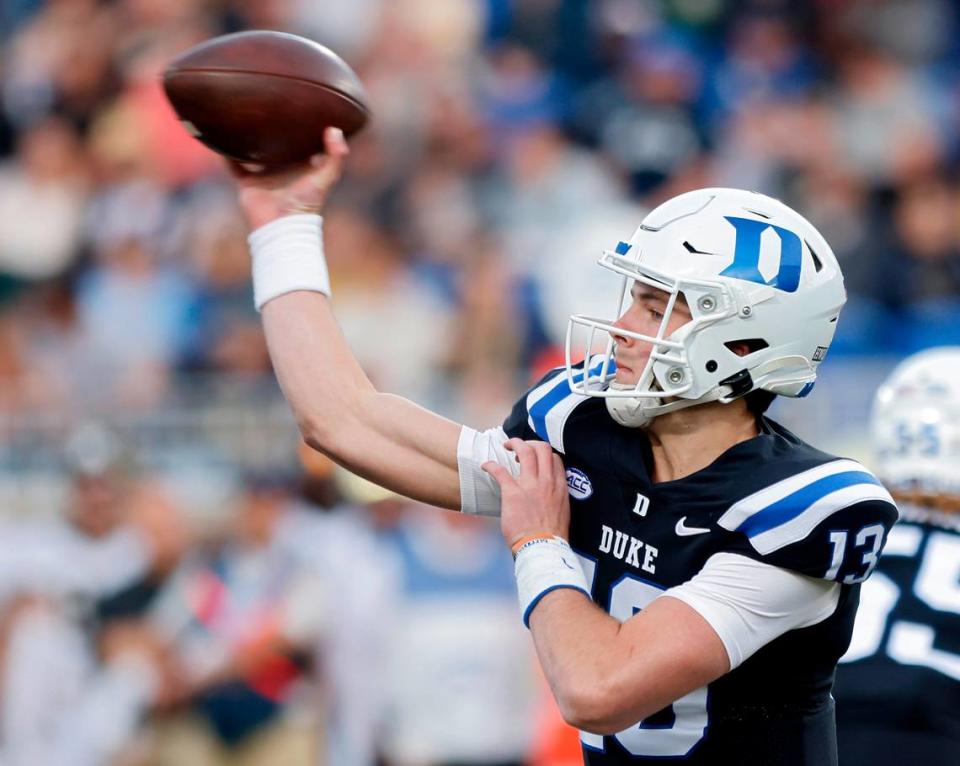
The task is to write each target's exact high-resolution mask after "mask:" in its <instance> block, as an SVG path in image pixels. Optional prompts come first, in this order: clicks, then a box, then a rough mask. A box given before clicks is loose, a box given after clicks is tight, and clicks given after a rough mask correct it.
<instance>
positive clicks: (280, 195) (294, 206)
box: [229, 128, 350, 229]
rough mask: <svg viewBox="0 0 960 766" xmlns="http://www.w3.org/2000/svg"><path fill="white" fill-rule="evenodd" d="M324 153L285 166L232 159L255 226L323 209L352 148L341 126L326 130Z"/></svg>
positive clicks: (241, 195)
mask: <svg viewBox="0 0 960 766" xmlns="http://www.w3.org/2000/svg"><path fill="white" fill-rule="evenodd" d="M323 140H324V153H323V154H315V155H314V156H313V157H311V158H310V161H309V162H308V163H307V164H306V165H297V166H295V167H293V168H290V167H286V168H283V169H282V170H275V169H271V168H270V167H263V166H259V165H250V164H247V163H239V162H233V161H231V162H230V163H229V165H230V170H231V172H232V173H233V175H234V178H236V181H237V186H238V192H239V199H240V207H241V208H242V210H243V213H244V216H245V217H246V218H247V223H248V224H249V226H250V228H251V229H257V228H259V227H260V226H263V225H264V224H267V223H270V222H271V221H273V220H276V219H277V218H280V217H282V216H285V215H290V214H293V213H320V212H321V211H322V209H323V206H324V204H325V203H326V201H327V197H328V196H329V195H330V192H331V190H332V189H333V187H334V186H335V185H336V183H337V181H338V180H339V179H340V175H341V174H342V172H343V163H344V160H345V159H346V157H347V155H348V154H349V153H350V149H349V147H348V146H347V141H346V139H345V138H344V137H343V131H341V130H340V129H339V128H327V129H326V130H325V131H324V134H323Z"/></svg>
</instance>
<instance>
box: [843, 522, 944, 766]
mask: <svg viewBox="0 0 960 766" xmlns="http://www.w3.org/2000/svg"><path fill="white" fill-rule="evenodd" d="M840 662H841V664H840V667H839V668H838V669H837V682H836V688H835V692H834V694H835V696H836V699H837V729H838V739H839V746H840V747H839V749H840V756H841V763H851V764H858V763H869V764H873V765H874V766H885V765H887V764H889V765H890V766H914V765H916V766H921V764H922V765H923V766H939V765H940V764H954V763H960V515H958V514H957V513H944V512H937V511H934V510H932V509H928V508H921V507H916V506H911V505H905V506H904V507H903V519H902V520H901V522H900V523H899V524H897V525H896V526H895V527H894V528H893V530H891V532H890V537H889V540H888V542H887V546H886V550H885V553H884V556H883V559H882V561H881V562H880V566H879V567H878V568H877V571H876V572H875V573H874V575H873V577H871V578H870V580H869V581H868V582H866V583H864V585H863V590H862V592H861V597H860V611H859V613H858V615H857V620H856V627H855V629H854V634H853V640H852V642H851V644H850V648H849V650H848V651H847V653H846V654H845V655H844V656H843V658H841V660H840Z"/></svg>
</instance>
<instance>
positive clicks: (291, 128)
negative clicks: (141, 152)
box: [163, 31, 370, 165]
mask: <svg viewBox="0 0 960 766" xmlns="http://www.w3.org/2000/svg"><path fill="white" fill-rule="evenodd" d="M163 87H164V90H165V91H166V93H167V98H168V99H170V103H171V104H172V105H173V108H174V110H175V111H176V113H177V116H179V118H180V120H181V121H182V122H183V125H184V127H185V128H186V129H187V130H188V131H189V132H190V134H191V135H193V136H194V137H195V138H197V139H198V140H200V141H202V142H203V143H204V144H206V145H207V146H208V147H210V148H211V149H213V150H214V151H215V152H219V153H220V154H223V155H226V156H227V157H230V158H231V159H235V160H240V161H243V162H254V163H260V164H265V165H283V164H288V163H293V162H300V161H303V160H305V159H307V158H308V157H310V156H311V155H313V154H316V153H317V152H320V151H323V129H324V128H326V127H327V126H334V127H338V128H340V129H342V130H343V132H344V134H345V135H346V136H348V137H349V136H350V135H352V134H353V133H356V132H357V131H358V130H360V128H362V127H363V126H364V125H365V124H366V123H367V120H368V119H369V118H370V109H369V107H368V106H367V95H366V93H365V92H364V90H363V86H362V85H361V84H360V80H359V79H358V78H357V75H356V74H354V72H353V70H352V69H350V67H349V66H348V65H347V64H346V62H345V61H344V60H343V59H341V58H340V57H339V56H338V55H337V54H336V53H334V52H333V51H331V50H330V49H329V48H325V47H323V46H322V45H320V44H318V43H315V42H313V41H312V40H307V39H305V38H303V37H297V36H296V35H290V34H285V33H283V32H267V31H253V32H238V33H236V34H231V35H223V36H222V37H215V38H213V39H212V40H207V41H206V42H203V43H201V44H200V45H197V46H195V47H193V48H191V49H190V50H188V51H186V52H185V53H182V54H180V55H179V56H177V58H175V59H174V60H173V61H172V62H170V65H169V66H168V67H167V69H166V71H165V72H164V74H163Z"/></svg>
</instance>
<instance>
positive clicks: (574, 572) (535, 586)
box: [514, 537, 590, 628]
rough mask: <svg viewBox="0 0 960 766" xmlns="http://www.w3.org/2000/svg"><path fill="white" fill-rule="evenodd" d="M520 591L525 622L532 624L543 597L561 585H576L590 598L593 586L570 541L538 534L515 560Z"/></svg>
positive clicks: (574, 587)
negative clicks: (532, 618)
mask: <svg viewBox="0 0 960 766" xmlns="http://www.w3.org/2000/svg"><path fill="white" fill-rule="evenodd" d="M514 573H515V574H516V576H517V595H518V596H519V597H520V612H521V613H522V614H523V624H524V625H526V626H527V627H528V628H529V627H530V614H531V613H532V612H533V610H534V609H535V608H536V606H537V604H539V603H540V599H542V598H543V597H544V596H546V595H547V594H548V593H549V592H550V591H552V590H557V589H558V588H573V589H574V590H579V591H581V592H582V593H583V594H584V595H585V596H586V597H587V598H590V586H589V585H588V584H587V578H586V577H584V576H583V570H582V569H581V568H580V562H579V561H577V557H576V556H575V555H574V553H573V549H572V548H571V547H570V544H569V543H568V542H567V541H566V540H564V539H563V538H562V537H554V538H552V539H549V540H547V539H544V538H538V539H536V540H530V541H529V542H527V543H524V544H523V545H522V546H521V547H520V549H519V550H518V551H517V559H516V561H515V562H514Z"/></svg>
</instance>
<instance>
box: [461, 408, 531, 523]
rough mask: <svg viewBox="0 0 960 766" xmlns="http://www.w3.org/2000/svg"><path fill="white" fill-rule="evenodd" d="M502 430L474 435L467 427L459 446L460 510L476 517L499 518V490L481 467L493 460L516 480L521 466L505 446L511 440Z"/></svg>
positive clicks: (475, 433) (495, 429)
mask: <svg viewBox="0 0 960 766" xmlns="http://www.w3.org/2000/svg"><path fill="white" fill-rule="evenodd" d="M509 438H510V437H509V436H507V434H506V432H505V431H504V430H503V429H502V428H499V427H498V428H490V429H488V430H486V431H475V430H474V429H472V428H468V427H467V426H464V427H463V429H462V430H461V431H460V441H459V442H458V443H457V468H458V470H459V472H460V510H462V511H463V512H464V513H468V514H471V515H473V516H499V515H500V487H499V485H498V484H497V482H496V481H495V480H494V478H493V477H492V476H490V474H488V473H486V472H485V471H484V470H483V469H482V468H481V467H480V466H482V465H483V464H484V463H486V462H487V461H490V460H492V461H493V462H495V463H499V464H500V465H502V466H503V467H504V468H507V469H508V470H509V471H510V472H511V473H512V474H513V475H514V476H515V477H516V476H518V475H519V473H520V464H519V463H517V459H516V458H515V457H514V454H513V453H512V452H510V451H509V450H507V449H506V448H505V447H504V446H503V443H504V442H505V441H506V440H507V439H509Z"/></svg>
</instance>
